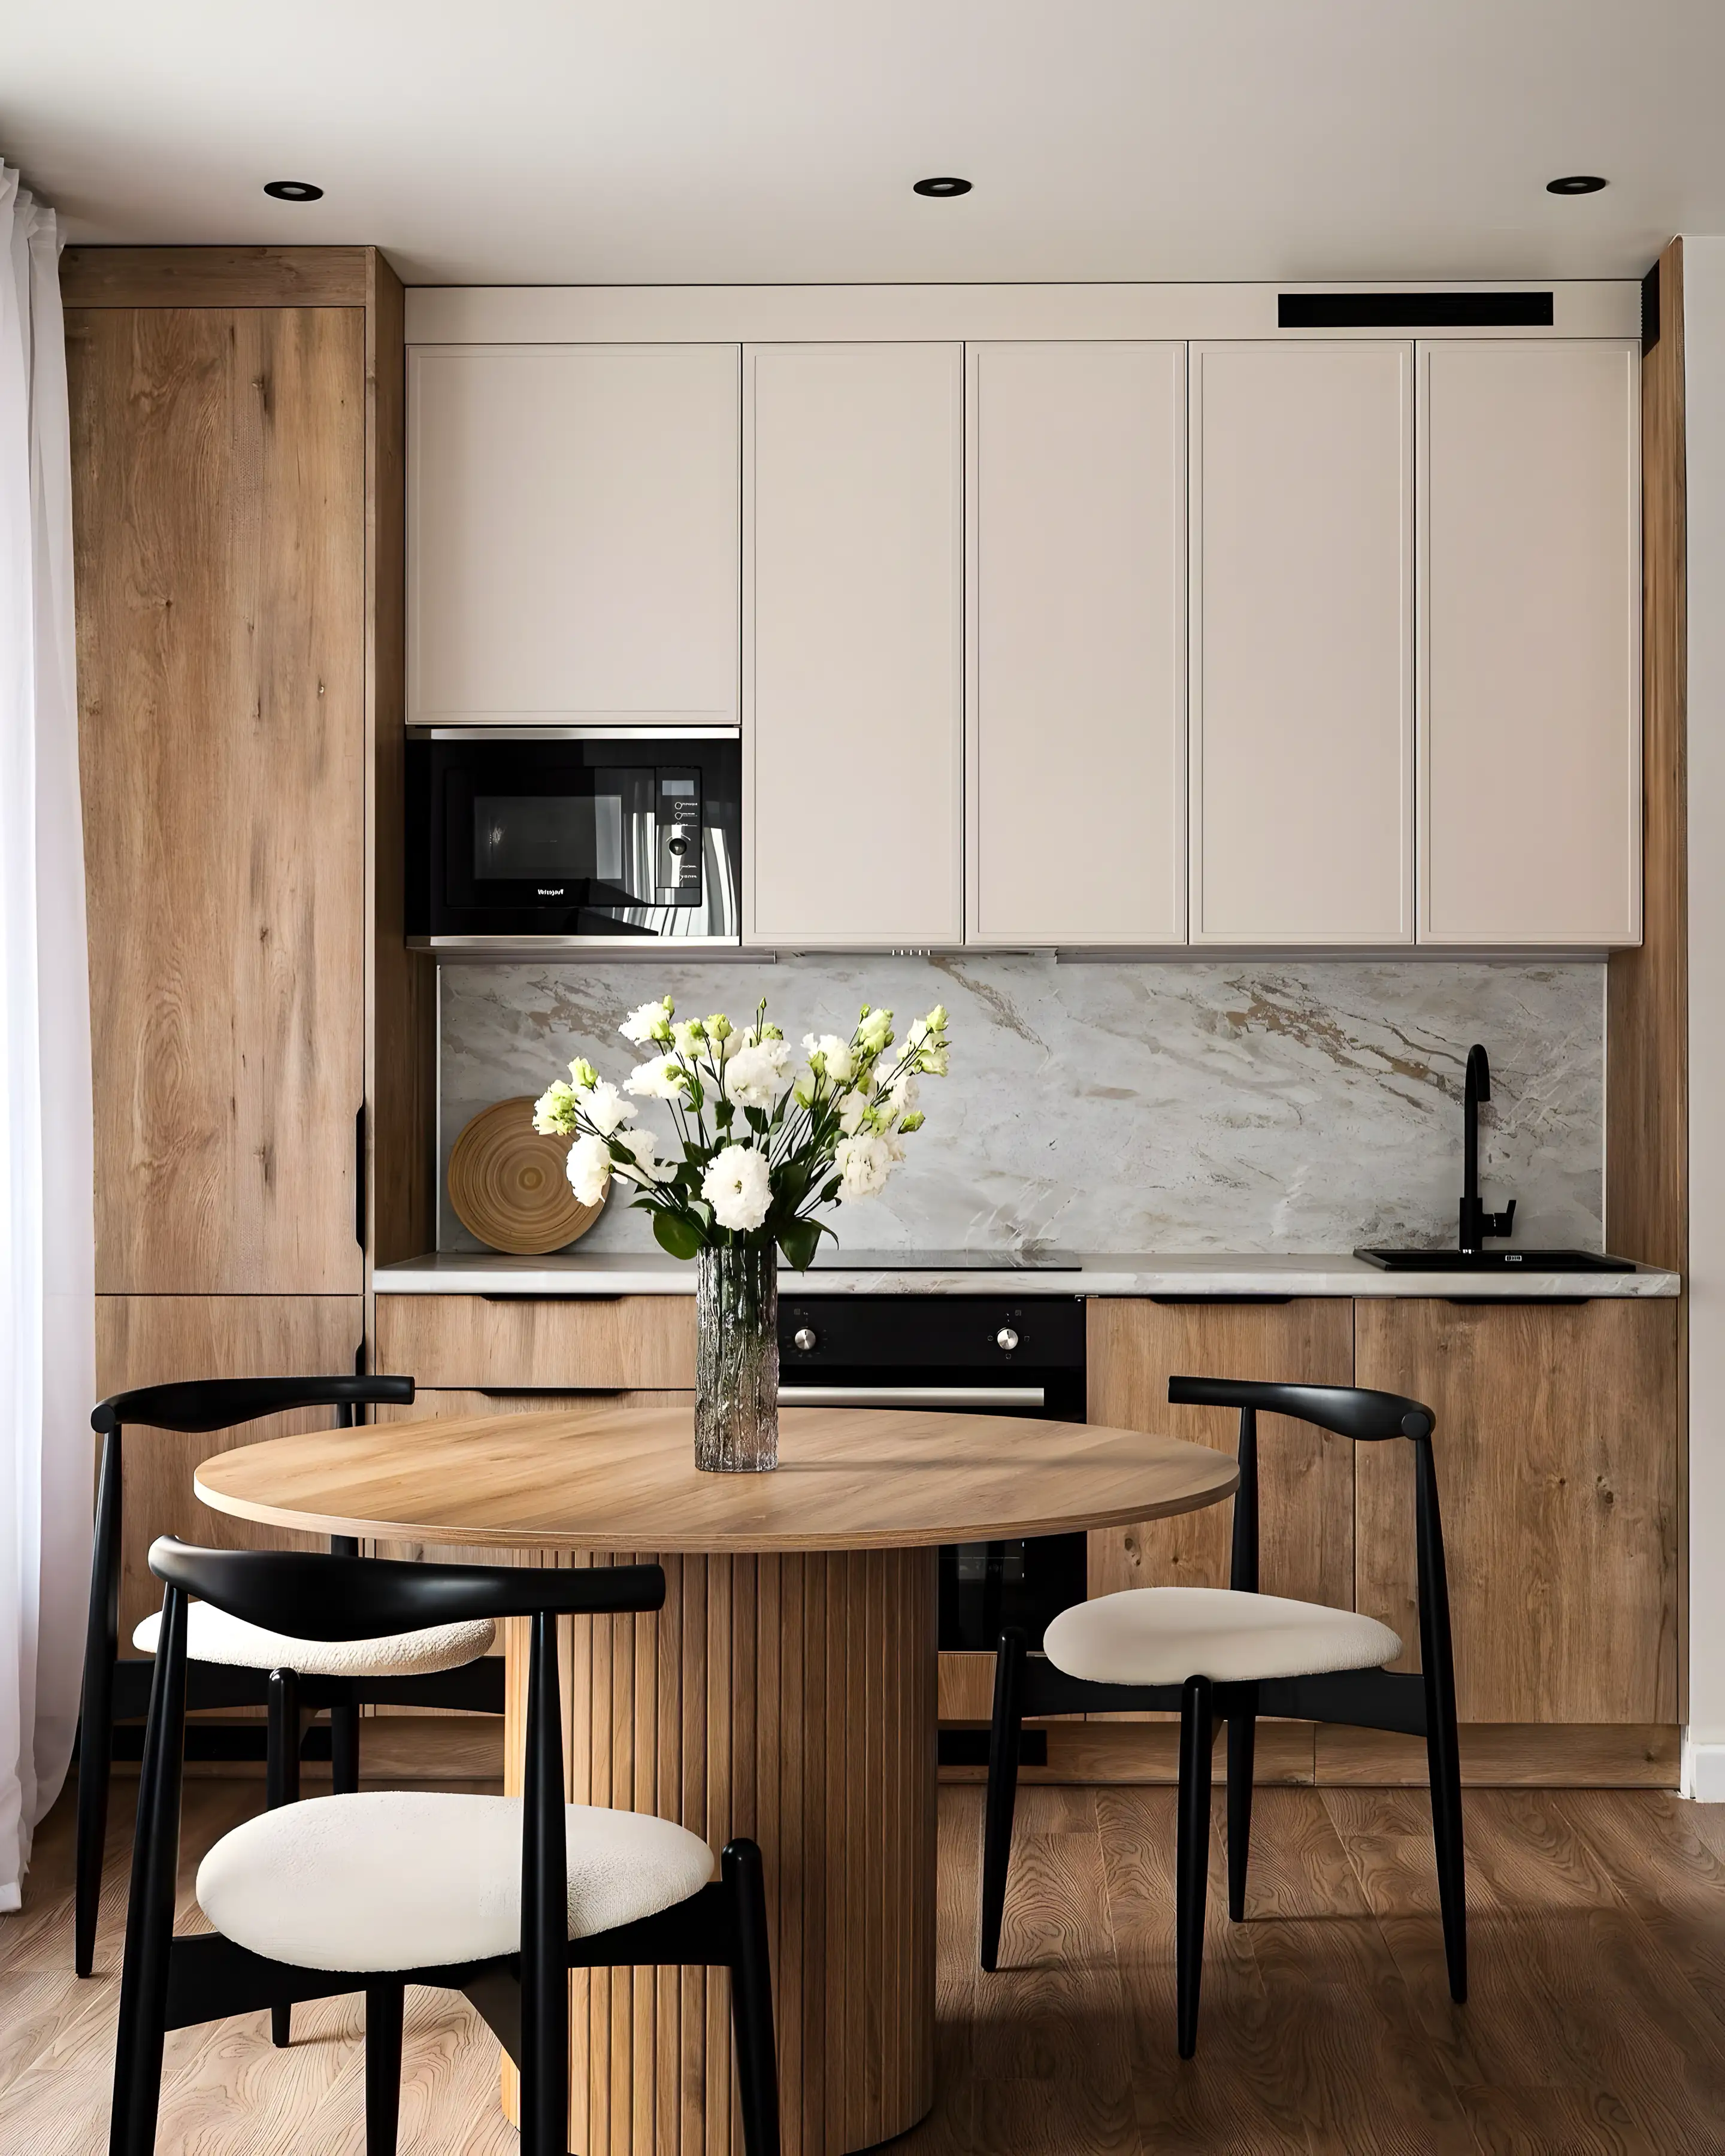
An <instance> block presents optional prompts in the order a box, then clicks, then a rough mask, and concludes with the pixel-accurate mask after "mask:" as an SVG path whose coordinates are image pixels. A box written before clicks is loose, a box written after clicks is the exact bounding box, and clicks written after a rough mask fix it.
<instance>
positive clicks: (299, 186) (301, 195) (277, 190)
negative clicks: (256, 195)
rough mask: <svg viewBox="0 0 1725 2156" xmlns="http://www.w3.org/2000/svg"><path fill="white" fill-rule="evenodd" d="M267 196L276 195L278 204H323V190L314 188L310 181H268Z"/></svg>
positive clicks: (265, 185) (265, 190) (266, 185)
mask: <svg viewBox="0 0 1725 2156" xmlns="http://www.w3.org/2000/svg"><path fill="white" fill-rule="evenodd" d="M264 193H265V194H266V195H274V196H275V199H276V201H277V202H321V201H322V199H323V189H322V188H321V187H313V185H312V184H311V181H310V180H266V181H265V182H264Z"/></svg>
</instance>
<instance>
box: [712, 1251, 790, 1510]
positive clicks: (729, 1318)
mask: <svg viewBox="0 0 1725 2156" xmlns="http://www.w3.org/2000/svg"><path fill="white" fill-rule="evenodd" d="M695 1263H696V1286H695V1308H696V1321H697V1323H698V1327H699V1336H698V1339H697V1342H696V1368H695V1384H696V1393H695V1464H696V1466H697V1467H698V1468H700V1469H701V1470H702V1471H704V1472H705V1473H706V1474H709V1475H759V1474H763V1473H765V1472H766V1471H768V1469H770V1468H774V1467H777V1466H778V1251H777V1250H776V1249H775V1248H774V1246H773V1245H772V1244H771V1243H768V1244H767V1245H765V1246H764V1248H762V1247H759V1246H756V1245H748V1244H732V1245H728V1246H727V1245H717V1246H716V1247H714V1248H713V1249H711V1250H702V1251H701V1252H700V1253H699V1254H698V1255H697V1256H696V1261H695Z"/></svg>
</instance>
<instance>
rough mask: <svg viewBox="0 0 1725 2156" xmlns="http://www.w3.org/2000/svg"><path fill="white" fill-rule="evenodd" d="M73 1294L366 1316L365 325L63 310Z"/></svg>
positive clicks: (290, 316) (336, 312)
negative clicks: (76, 982) (68, 424)
mask: <svg viewBox="0 0 1725 2156" xmlns="http://www.w3.org/2000/svg"><path fill="white" fill-rule="evenodd" d="M67 352H68V362H69V382H70V391H71V401H72V430H73V456H72V469H73V487H74V504H73V506H74V532H75V537H76V548H77V577H78V690H79V743H80V757H81V762H82V767H83V783H84V823H85V870H86V875H87V880H88V884H89V898H90V1011H91V1019H92V1031H93V1042H92V1045H93V1049H94V1054H95V1069H96V1071H97V1074H98V1079H97V1085H96V1092H95V1208H96V1215H95V1217H96V1284H97V1286H98V1287H99V1288H100V1289H101V1290H102V1291H105V1292H108V1293H140V1294H186V1295H193V1294H199V1295H202V1294H215V1293H237V1292H252V1293H269V1294H280V1295H288V1294H292V1295H314V1294H326V1293H335V1292H351V1293H355V1294H357V1292H358V1291H359V1287H360V1281H361V1260H360V1251H359V1246H358V1245H357V1242H356V1240H355V1239H354V1210H355V1209H354V1176H355V1171H356V1162H355V1158H354V1154H355V1146H354V1115H355V1111H357V1109H358V1107H359V1105H360V1101H361V1098H362V1083H363V1072H362V1025H363V1014H364V993H363V977H362V891H363V872H364V830H363V817H364V813H365V771H364V736H365V708H364V687H365V682H364V675H365V619H364V608H365V590H366V567H365V563H366V552H365V316H364V312H363V311H362V309H359V308H349V307H305V308H297V307H242V308H235V309H231V310H230V309H223V308H215V307H208V308H205V307H196V308H189V307H161V308H138V309H132V308H112V309H92V310H90V311H85V312H80V311H74V312H73V313H72V315H71V316H70V317H69V324H68V342H67Z"/></svg>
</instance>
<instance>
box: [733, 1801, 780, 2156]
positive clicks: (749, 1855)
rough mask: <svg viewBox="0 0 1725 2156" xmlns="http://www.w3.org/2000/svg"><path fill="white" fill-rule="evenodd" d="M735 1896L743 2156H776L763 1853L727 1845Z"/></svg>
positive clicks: (742, 1843) (747, 1844)
mask: <svg viewBox="0 0 1725 2156" xmlns="http://www.w3.org/2000/svg"><path fill="white" fill-rule="evenodd" d="M721 1864H722V1866H723V1870H724V1876H725V1884H726V1886H727V1887H728V1888H729V1889H730V1892H731V1911H732V1925H733V1927H734V1934H735V1938H736V1942H737V1944H736V1950H735V1953H734V1956H733V1958H732V1963H731V2019H732V2025H733V2027H734V2029H735V2031H736V2036H737V2096H738V2099H739V2106H740V2108H741V2110H742V2146H743V2152H744V2156H778V2049H777V2046H776V2045H775V2042H774V2039H773V1974H772V1966H771V1960H770V1957H769V1954H768V1944H767V1890H766V1886H765V1883H764V1881H763V1880H762V1872H761V1852H760V1850H759V1849H758V1848H757V1846H756V1845H755V1844H754V1843H753V1842H752V1841H747V1840H737V1841H733V1842H731V1843H728V1844H727V1845H726V1850H725V1853H724V1856H723V1857H722V1859H721Z"/></svg>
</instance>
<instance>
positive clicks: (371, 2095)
mask: <svg viewBox="0 0 1725 2156" xmlns="http://www.w3.org/2000/svg"><path fill="white" fill-rule="evenodd" d="M402 2007H403V1986H402V1985H401V1984H395V1983H392V1982H390V1981H389V1979H388V1978H386V1979H383V1980H382V1982H381V1983H377V1984H367V1986H366V2156H395V2137H396V2131H397V2128H398V2125H399V2123H400V2119H401V2023H402Z"/></svg>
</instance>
